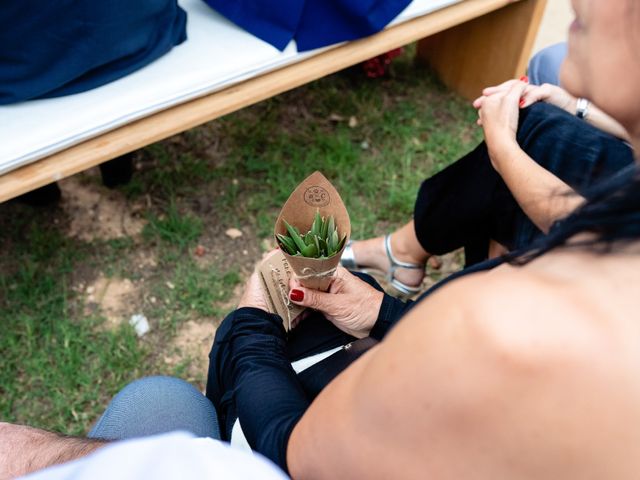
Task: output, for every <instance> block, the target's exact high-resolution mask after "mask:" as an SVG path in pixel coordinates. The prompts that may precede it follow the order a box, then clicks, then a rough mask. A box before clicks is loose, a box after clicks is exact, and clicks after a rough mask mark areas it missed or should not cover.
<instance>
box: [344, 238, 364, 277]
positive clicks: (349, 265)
mask: <svg viewBox="0 0 640 480" xmlns="http://www.w3.org/2000/svg"><path fill="white" fill-rule="evenodd" d="M340 265H342V266H343V267H344V268H346V269H347V270H356V269H358V268H359V266H358V264H357V263H356V257H355V255H354V254H353V240H349V241H348V242H347V244H346V245H345V247H344V250H343V251H342V257H340Z"/></svg>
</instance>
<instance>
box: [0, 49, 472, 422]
mask: <svg viewBox="0 0 640 480" xmlns="http://www.w3.org/2000/svg"><path fill="white" fill-rule="evenodd" d="M352 116H353V117H355V118H356V119H357V125H355V126H353V127H350V126H349V122H348V119H349V118H350V117H352ZM339 118H342V119H343V120H339ZM480 136H481V132H480V131H479V129H478V128H477V126H476V125H475V112H474V111H473V109H472V108H470V106H469V105H468V103H467V102H466V101H463V100H461V99H460V98H458V97H456V96H455V95H453V94H451V93H450V92H447V91H446V90H444V89H443V87H442V86H441V85H440V84H438V82H437V81H435V80H434V79H433V78H432V77H431V75H430V74H429V72H428V71H426V70H424V69H422V68H421V67H417V66H415V65H414V64H413V62H412V60H411V51H409V53H408V54H407V55H405V56H404V57H402V58H400V59H399V60H398V61H396V62H394V70H393V74H392V75H391V76H390V77H389V78H386V79H380V80H370V79H367V78H365V76H364V75H363V74H361V73H359V72H358V71H357V69H354V70H353V71H349V72H343V73H340V74H337V75H333V76H331V77H328V78H325V79H322V80H320V81H317V82H314V83H312V84H310V85H307V86H305V87H302V88H299V89H296V90H294V91H292V92H289V93H286V94H283V95H280V96H278V97H276V98H273V99H271V100H269V101H265V102H262V103H260V104H258V105H255V106H253V107H250V108H246V109H243V110H242V111H239V112H236V113H234V114H232V115H228V116H226V117H224V118H222V119H219V120H217V121H214V122H210V123H208V124H206V125H203V126H201V127H199V128H196V129H193V130H191V131H189V132H185V133H184V134H182V135H179V136H175V137H172V138H170V139H167V140H166V141H163V142H160V143H158V144H155V145H151V146H149V147H147V148H146V149H144V150H142V151H140V152H139V153H138V154H137V156H136V163H137V164H138V165H139V171H137V172H136V174H135V175H134V178H133V180H132V182H131V183H130V184H129V185H127V186H124V187H121V188H120V189H119V193H120V195H121V196H122V197H124V198H125V199H126V203H127V205H128V206H129V207H132V208H133V206H135V208H137V209H138V212H139V215H140V216H141V217H142V218H144V219H146V226H145V227H144V230H143V233H142V235H140V236H136V237H125V238H119V239H111V240H109V239H96V240H94V241H92V242H83V241H80V240H77V239H70V238H68V237H67V235H66V231H67V230H66V225H67V224H68V222H69V220H70V219H69V216H70V215H73V212H70V213H69V212H67V213H63V212H62V211H61V210H60V209H59V208H58V209H56V208H53V209H44V210H38V209H30V208H27V207H23V206H20V205H15V204H2V205H0V247H1V248H0V322H2V323H1V327H2V334H0V354H1V355H2V366H3V368H2V369H0V420H8V421H16V422H23V423H28V424H32V425H36V426H40V427H45V428H49V429H53V430H59V431H64V432H67V433H82V432H84V431H86V429H87V428H88V427H89V425H90V424H91V423H92V422H93V421H95V419H96V418H97V417H98V415H99V414H100V412H101V411H102V410H103V408H104V407H105V406H106V404H107V402H108V400H109V398H111V396H112V395H113V394H115V393H116V392H117V391H118V389H119V388H121V387H122V386H123V385H125V384H126V383H127V382H129V381H130V380H132V379H134V378H138V377H140V376H143V375H148V374H156V373H170V374H177V375H181V376H185V377H188V378H201V376H198V375H195V377H194V376H192V372H191V370H192V369H193V368H194V367H197V368H199V369H200V370H199V371H202V369H203V368H206V365H194V362H198V361H202V360H201V359H200V360H198V359H193V360H190V358H191V357H189V355H185V357H184V358H183V359H182V360H181V361H180V362H178V364H177V365H168V364H166V362H165V361H164V357H163V351H164V349H165V347H166V346H167V345H170V344H171V342H172V341H173V339H174V338H175V336H176V334H177V333H178V331H179V329H180V326H181V325H183V324H184V322H186V321H188V320H196V321H207V322H213V323H215V322H217V321H219V320H220V319H221V318H222V317H223V315H224V314H225V313H226V312H225V308H227V309H228V308H229V305H228V302H229V301H230V299H231V298H232V295H233V291H234V288H236V287H237V285H238V284H239V283H240V282H241V281H242V278H243V275H244V274H245V273H246V272H247V271H249V270H250V269H251V268H252V266H253V264H254V263H255V262H256V261H257V260H258V258H259V257H258V255H259V252H260V245H261V244H262V241H263V240H264V239H265V238H269V237H270V235H271V233H272V229H273V223H274V221H275V218H276V216H277V214H278V211H279V208H280V207H281V205H282V204H283V203H284V201H285V200H286V199H287V197H288V195H289V194H290V192H291V191H292V190H293V189H294V188H295V186H296V185H297V184H298V183H299V182H300V181H301V180H302V179H303V178H305V177H306V176H307V175H309V174H310V173H312V172H313V171H314V170H320V171H322V172H323V173H324V174H325V175H326V176H327V177H328V178H329V179H330V180H331V181H332V182H333V183H334V185H335V186H336V188H337V189H338V191H339V192H340V193H341V196H342V197H343V200H344V203H345V204H346V206H347V208H348V210H349V213H350V216H351V220H352V231H353V234H352V235H353V237H354V238H363V237H368V236H371V235H374V234H381V233H384V232H387V231H390V230H392V229H394V228H395V227H396V226H398V225H400V224H403V223H404V222H406V221H407V220H408V219H409V218H410V217H411V214H412V210H413V202H414V200H415V195H416V192H417V190H418V188H419V185H420V183H421V181H422V180H423V179H424V178H425V177H428V176H430V175H432V174H433V173H435V172H437V171H439V170H441V169H442V168H444V167H445V166H446V165H448V164H449V163H451V162H452V161H453V160H455V159H456V158H458V157H459V156H461V155H462V154H464V153H466V152H467V151H469V150H470V149H471V148H473V147H474V146H475V145H476V144H477V142H478V141H479V140H480ZM84 175H85V177H86V174H84ZM87 183H91V181H89V182H87ZM95 184H96V182H95V181H93V185H94V186H95ZM55 222H58V223H55ZM229 227H236V228H240V229H242V231H243V232H245V236H244V237H243V238H241V239H239V240H236V241H231V240H230V239H228V238H227V237H226V236H225V235H224V231H225V229H226V228H229ZM243 241H245V242H247V243H242V242H243ZM198 244H203V245H205V246H206V249H207V252H208V253H207V255H210V256H211V257H206V258H203V259H202V261H200V260H198V258H196V256H195V255H194V249H195V246H196V245H198ZM142 253H144V254H146V255H148V256H151V257H153V258H154V259H155V263H154V264H152V265H147V266H140V265H138V263H139V262H138V259H139V258H140V254H142ZM212 259H213V260H212ZM99 275H106V276H108V277H120V278H129V279H132V280H136V281H137V282H138V283H139V285H140V290H139V296H140V298H137V299H133V300H132V301H134V302H135V305H136V307H135V308H140V309H141V311H142V312H143V313H145V315H147V317H148V318H149V319H150V320H151V322H152V331H151V333H150V334H149V335H148V337H145V338H143V339H142V340H140V339H138V338H136V337H135V335H134V333H133V332H132V330H131V328H129V327H128V326H126V325H125V326H122V327H120V328H107V326H106V323H105V320H104V319H103V318H102V316H101V312H100V311H99V310H98V311H92V310H87V309H86V305H85V299H84V296H83V294H82V293H81V292H80V291H79V290H78V288H77V287H78V285H79V284H84V283H86V282H88V281H91V280H92V279H95V278H97V277H98V276H99ZM151 298H153V301H151V300H150V299H151ZM202 386H203V385H199V387H202Z"/></svg>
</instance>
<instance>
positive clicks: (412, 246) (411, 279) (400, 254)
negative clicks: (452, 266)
mask: <svg viewBox="0 0 640 480" xmlns="http://www.w3.org/2000/svg"><path fill="white" fill-rule="evenodd" d="M390 242H391V251H392V252H393V256H394V257H395V258H396V259H398V260H400V261H401V262H406V263H412V264H416V265H424V264H425V263H426V262H427V260H428V259H429V257H430V256H431V254H430V253H429V252H427V251H426V250H424V249H423V248H422V245H421V244H420V242H419V241H418V239H417V238H416V234H415V227H414V223H413V220H411V221H409V222H408V223H406V224H405V225H403V226H402V227H400V228H399V229H398V230H396V231H394V232H393V233H392V234H391V238H390ZM351 248H352V249H353V256H354V258H356V259H357V263H358V265H363V266H367V267H371V268H374V269H377V270H381V271H383V272H386V271H388V270H389V268H391V262H390V260H389V257H388V256H387V252H386V249H385V244H384V237H376V238H370V239H368V240H361V241H359V242H353V243H352V244H351ZM394 277H395V278H396V279H397V280H398V281H400V282H402V283H404V284H405V285H407V286H409V287H415V286H417V285H420V283H422V279H423V277H424V269H422V270H418V269H408V268H398V269H397V270H396V271H395V272H394Z"/></svg>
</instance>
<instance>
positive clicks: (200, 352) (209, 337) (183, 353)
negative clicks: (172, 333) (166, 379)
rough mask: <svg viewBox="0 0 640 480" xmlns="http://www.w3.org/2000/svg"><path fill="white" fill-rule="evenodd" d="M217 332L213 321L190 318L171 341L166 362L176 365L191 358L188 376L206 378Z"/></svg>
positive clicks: (165, 358)
mask: <svg viewBox="0 0 640 480" xmlns="http://www.w3.org/2000/svg"><path fill="white" fill-rule="evenodd" d="M215 333H216V328H215V326H214V324H213V322H212V321H210V320H203V321H201V322H200V321H194V320H189V321H188V322H186V323H185V324H184V325H182V327H181V328H180V330H179V331H178V334H177V335H176V337H175V338H174V340H173V341H172V342H171V347H170V348H168V349H167V351H168V352H170V353H169V354H167V355H165V357H164V362H165V363H166V364H167V365H170V366H176V365H179V364H180V363H182V362H184V361H186V360H189V367H188V369H187V370H188V376H189V377H191V378H195V379H199V378H205V377H206V375H207V368H208V366H209V351H210V350H211V343H212V342H213V336H214V335H215Z"/></svg>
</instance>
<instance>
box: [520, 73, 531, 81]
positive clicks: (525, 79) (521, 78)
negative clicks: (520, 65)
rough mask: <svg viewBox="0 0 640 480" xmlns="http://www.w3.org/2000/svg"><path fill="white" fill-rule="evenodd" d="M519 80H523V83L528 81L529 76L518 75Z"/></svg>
mask: <svg viewBox="0 0 640 480" xmlns="http://www.w3.org/2000/svg"><path fill="white" fill-rule="evenodd" d="M520 81H521V82H525V83H529V77H527V76H526V75H523V76H521V77H520Z"/></svg>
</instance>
